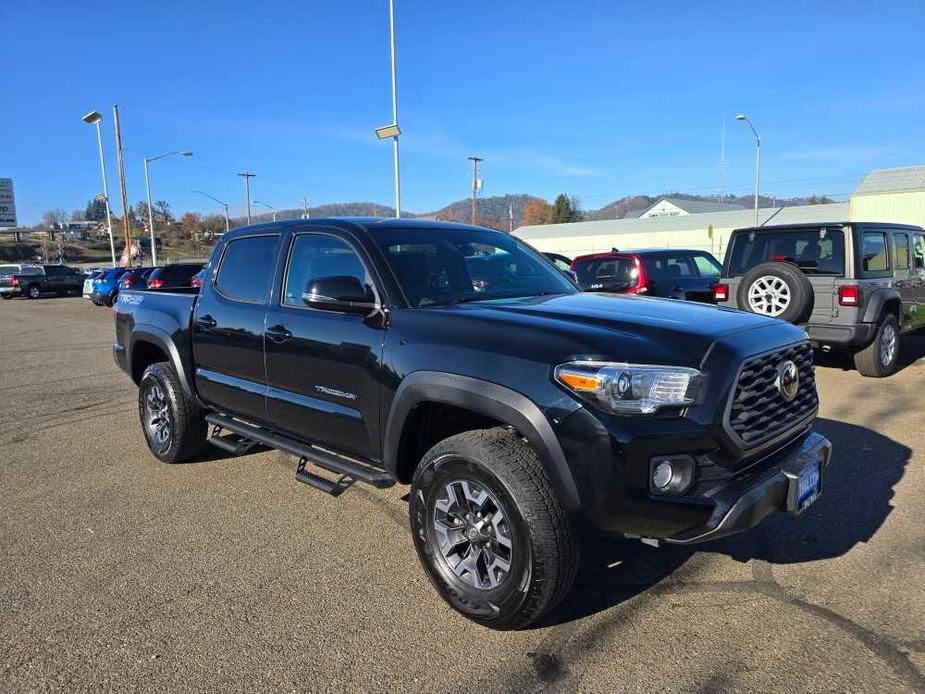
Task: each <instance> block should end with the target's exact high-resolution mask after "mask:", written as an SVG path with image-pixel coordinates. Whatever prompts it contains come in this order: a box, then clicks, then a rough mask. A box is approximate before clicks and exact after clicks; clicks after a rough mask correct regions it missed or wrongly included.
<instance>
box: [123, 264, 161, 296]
mask: <svg viewBox="0 0 925 694" xmlns="http://www.w3.org/2000/svg"><path fill="white" fill-rule="evenodd" d="M155 269H156V268H153V267H133V268H132V269H131V270H129V271H128V272H126V273H125V274H124V275H122V277H120V278H119V289H120V290H121V289H147V287H148V278H149V277H150V276H151V273H152V272H154V270H155Z"/></svg>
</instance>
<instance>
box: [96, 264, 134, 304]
mask: <svg viewBox="0 0 925 694" xmlns="http://www.w3.org/2000/svg"><path fill="white" fill-rule="evenodd" d="M129 270H131V268H124V267H114V268H110V269H108V270H106V271H105V272H104V273H103V274H102V275H100V276H99V277H97V278H96V279H94V280H93V290H92V291H91V292H90V301H92V302H93V303H94V304H96V305H97V306H112V305H113V304H114V303H115V301H116V299H117V298H118V297H119V280H120V279H122V275H124V274H125V273H126V272H128V271H129Z"/></svg>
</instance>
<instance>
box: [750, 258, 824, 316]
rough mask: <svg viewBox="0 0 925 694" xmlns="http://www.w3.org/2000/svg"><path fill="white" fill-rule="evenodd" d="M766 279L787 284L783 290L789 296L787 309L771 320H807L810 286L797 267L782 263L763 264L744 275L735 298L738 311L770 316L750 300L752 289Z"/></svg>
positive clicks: (810, 309) (810, 307)
mask: <svg viewBox="0 0 925 694" xmlns="http://www.w3.org/2000/svg"><path fill="white" fill-rule="evenodd" d="M766 278H777V279H779V280H781V281H782V282H783V283H784V284H785V285H786V291H787V292H788V293H789V296H788V303H787V307H786V308H785V309H784V310H783V311H782V312H781V313H780V314H778V315H775V316H773V317H774V318H779V319H781V320H784V321H787V322H788V323H802V322H803V321H805V320H806V319H808V318H809V314H810V312H811V311H812V310H813V300H814V296H813V286H812V284H810V282H809V280H808V279H807V278H806V275H804V274H803V273H802V272H801V271H800V269H799V268H798V267H796V266H795V265H792V264H790V263H787V262H781V261H776V262H771V263H762V264H761V265H756V266H755V267H753V268H752V269H751V270H749V271H748V272H746V273H745V276H744V277H743V278H742V281H741V282H739V289H738V292H737V295H736V303H737V304H738V307H739V308H740V309H742V310H743V311H749V312H751V313H757V314H759V315H773V314H771V313H767V312H764V311H760V310H757V308H756V307H755V306H753V305H752V303H751V302H750V301H749V293H750V292H751V289H752V286H753V285H755V284H756V283H758V282H762V281H764V282H765V283H766V282H767V279H766ZM756 291H757V287H756Z"/></svg>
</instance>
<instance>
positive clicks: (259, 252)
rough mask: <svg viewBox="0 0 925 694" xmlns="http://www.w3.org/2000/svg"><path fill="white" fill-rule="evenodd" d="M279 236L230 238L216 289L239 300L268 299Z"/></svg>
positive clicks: (217, 277)
mask: <svg viewBox="0 0 925 694" xmlns="http://www.w3.org/2000/svg"><path fill="white" fill-rule="evenodd" d="M278 244H279V237H278V236H275V235H274V236H252V237H248V238H243V239H235V240H234V241H231V242H230V243H229V244H228V246H227V247H226V248H225V252H224V254H223V255H222V264H221V265H220V266H219V268H218V275H217V276H216V278H215V288H216V289H217V290H218V291H219V293H220V294H222V295H223V296H225V297H227V298H229V299H234V300H236V301H249V302H252V303H260V302H262V301H266V298H267V290H268V289H269V287H270V277H271V276H272V275H273V269H274V266H275V264H276V249H277V246H278Z"/></svg>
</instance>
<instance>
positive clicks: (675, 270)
mask: <svg viewBox="0 0 925 694" xmlns="http://www.w3.org/2000/svg"><path fill="white" fill-rule="evenodd" d="M645 264H646V269H647V270H649V271H650V272H652V274H657V275H663V276H666V277H669V278H682V277H693V276H694V274H695V273H694V265H693V262H692V261H691V257H690V256H689V255H673V256H662V257H660V258H651V259H647V260H645Z"/></svg>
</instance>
